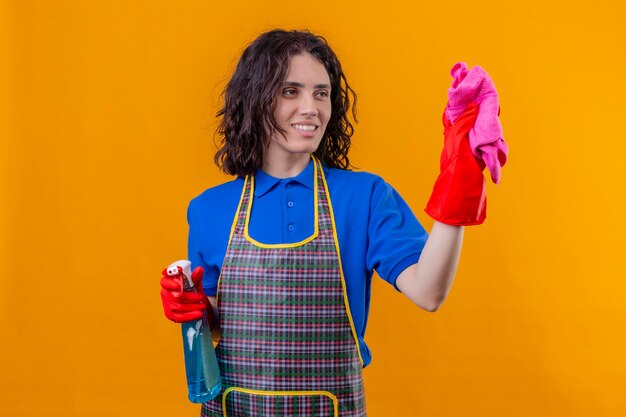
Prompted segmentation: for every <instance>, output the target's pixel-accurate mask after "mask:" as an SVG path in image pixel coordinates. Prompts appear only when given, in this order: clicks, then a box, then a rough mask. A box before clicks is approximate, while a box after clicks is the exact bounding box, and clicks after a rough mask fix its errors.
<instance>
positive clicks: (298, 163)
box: [262, 153, 311, 178]
mask: <svg viewBox="0 0 626 417" xmlns="http://www.w3.org/2000/svg"><path fill="white" fill-rule="evenodd" d="M310 160H311V154H309V153H301V154H290V155H287V156H283V157H282V158H270V157H269V155H266V158H263V168H262V169H263V172H265V173H266V174H268V175H271V176H272V177H274V178H291V177H295V176H297V175H298V174H300V173H301V172H302V171H304V169H305V168H306V167H307V165H308V164H309V161H310Z"/></svg>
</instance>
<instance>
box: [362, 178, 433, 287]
mask: <svg viewBox="0 0 626 417" xmlns="http://www.w3.org/2000/svg"><path fill="white" fill-rule="evenodd" d="M368 238H369V244H368V248H367V264H368V269H370V270H372V269H373V270H375V271H376V272H377V273H378V275H379V276H380V277H381V278H383V279H384V280H385V281H387V282H389V283H390V284H392V285H393V286H394V288H396V290H398V287H397V286H396V279H397V278H398V275H400V273H401V272H402V271H404V270H405V269H406V268H407V267H409V266H411V265H413V264H415V263H417V262H418V261H419V258H420V255H421V253H422V250H423V249H424V245H425V244H426V240H427V239H428V233H427V232H426V230H425V229H424V227H422V225H421V224H420V223H419V221H418V220H417V218H416V217H415V215H414V214H413V212H412V211H411V209H410V207H409V206H408V205H407V204H406V202H405V201H404V200H403V199H402V197H401V196H400V194H399V193H398V192H397V191H396V190H395V189H393V187H391V186H390V185H389V184H387V183H386V182H384V181H383V180H382V179H381V180H380V182H378V183H377V184H376V187H375V191H374V193H373V201H372V204H371V206H370V221H369V225H368ZM398 291H399V290H398Z"/></svg>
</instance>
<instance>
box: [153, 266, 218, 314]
mask: <svg viewBox="0 0 626 417" xmlns="http://www.w3.org/2000/svg"><path fill="white" fill-rule="evenodd" d="M161 274H162V277H161V301H162V302H163V310H164V312H165V317H167V318H168V319H170V320H172V321H173V322H175V323H185V322H188V321H194V320H198V319H201V318H202V315H203V314H204V312H205V311H208V313H209V314H210V318H211V317H212V315H213V309H212V308H207V307H209V301H208V300H207V297H206V295H205V294H204V289H203V288H202V276H203V275H204V269H202V267H200V266H199V267H197V268H196V269H194V271H193V273H192V274H191V280H192V281H193V283H194V287H195V288H196V291H182V285H181V280H182V279H183V278H182V272H181V273H180V274H181V275H176V276H173V277H172V276H168V275H167V273H166V270H165V269H164V270H163V272H162V273H161Z"/></svg>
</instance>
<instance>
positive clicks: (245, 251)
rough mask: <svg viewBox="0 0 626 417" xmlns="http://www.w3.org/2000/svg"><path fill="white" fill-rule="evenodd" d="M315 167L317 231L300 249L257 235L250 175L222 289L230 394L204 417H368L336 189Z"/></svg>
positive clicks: (224, 369)
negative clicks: (251, 227)
mask: <svg viewBox="0 0 626 417" xmlns="http://www.w3.org/2000/svg"><path fill="white" fill-rule="evenodd" d="M314 166H315V169H314V171H315V187H314V188H315V193H316V194H315V220H316V223H315V232H314V234H313V236H311V237H309V238H307V239H305V240H304V241H302V242H298V243H293V244H276V245H272V244H263V243H259V242H256V241H255V240H254V239H252V238H251V237H250V236H249V234H248V224H249V220H250V211H251V206H252V204H251V199H252V198H253V195H254V177H250V176H248V177H246V180H245V183H244V187H243V191H242V196H241V200H240V202H239V208H238V209H237V214H236V215H235V220H234V222H233V228H232V230H231V236H230V240H229V243H228V249H227V250H226V256H225V258H224V263H223V265H222V271H221V276H220V279H219V284H218V302H217V304H218V309H219V312H220V325H221V332H222V335H221V339H220V341H219V343H218V345H217V347H216V353H217V358H218V361H219V364H220V371H221V375H222V383H223V385H224V389H223V391H222V393H221V394H220V395H218V396H217V397H216V398H215V399H213V400H211V401H209V402H206V403H204V404H203V405H202V414H201V415H202V417H208V416H210V417H224V416H226V417H243V416H254V417H257V416H262V417H264V416H280V417H283V416H298V417H300V416H316V417H317V416H319V417H336V416H341V417H356V416H359V417H361V416H365V415H366V413H365V393H364V390H363V378H362V369H363V366H362V364H363V362H362V359H361V354H360V351H359V345H358V339H357V336H356V332H355V329H354V324H353V322H352V316H351V315H350V311H349V308H348V298H347V294H346V288H345V281H344V277H343V271H342V268H341V261H340V256H339V245H338V241H337V234H336V229H335V224H334V218H333V213H332V206H331V202H330V196H329V193H328V186H327V185H326V180H325V178H324V173H323V171H322V167H321V164H320V163H319V161H318V160H317V159H315V158H314Z"/></svg>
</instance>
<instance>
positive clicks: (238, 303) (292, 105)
mask: <svg viewBox="0 0 626 417" xmlns="http://www.w3.org/2000/svg"><path fill="white" fill-rule="evenodd" d="M355 102H356V95H355V93H354V91H353V90H352V89H351V88H350V86H349V85H348V83H347V80H346V77H345V75H344V73H343V71H342V68H341V65H340V63H339V60H338V59H337V57H336V56H335V54H334V53H333V51H332V50H331V49H330V47H329V46H328V45H327V43H326V41H325V40H324V39H323V38H322V37H319V36H316V35H314V34H311V33H309V32H307V31H283V30H273V31H270V32H267V33H264V34H262V35H261V36H259V37H258V38H257V39H256V40H255V41H254V42H253V43H252V44H250V45H249V46H248V47H247V49H246V50H245V51H244V52H243V55H242V56H241V59H240V61H239V63H238V65H237V68H236V69H235V72H234V74H233V76H232V78H231V79H230V82H229V83H228V85H227V87H226V89H225V92H224V107H223V108H222V109H221V110H220V111H219V113H218V117H220V118H221V124H220V127H219V133H220V134H221V136H222V137H223V142H222V147H221V149H220V150H219V151H218V152H217V155H216V157H215V161H216V163H217V164H218V166H220V167H221V169H222V170H224V171H225V172H226V173H228V174H232V175H235V176H236V178H235V179H234V180H232V181H230V182H227V183H225V184H222V185H219V186H216V187H213V188H210V189H208V190H206V191H204V192H203V193H202V194H200V195H199V196H197V197H196V198H194V199H193V200H192V201H191V203H190V205H189V208H188V213H187V217H188V222H189V258H190V260H191V262H192V267H193V268H195V269H194V273H193V278H194V280H195V281H196V282H200V280H202V283H203V285H202V286H201V287H203V289H204V292H205V294H206V296H205V295H204V294H189V295H188V296H186V297H182V298H181V297H178V298H177V297H174V296H172V294H171V291H176V290H177V289H178V287H174V288H173V287H172V286H171V285H170V284H169V283H168V282H169V281H170V280H166V279H163V280H162V291H161V294H162V299H163V304H164V309H165V313H166V316H167V317H168V318H169V319H170V320H173V321H175V322H184V321H189V320H195V319H198V318H199V317H200V316H201V314H202V312H203V311H204V310H205V309H206V308H208V307H211V308H209V311H210V312H212V314H213V327H214V328H215V327H219V328H220V330H221V338H220V340H219V343H218V345H217V348H216V352H217V356H218V360H219V363H220V370H221V372H222V380H223V383H224V385H225V391H223V392H222V394H221V395H219V396H218V397H217V398H216V399H215V400H212V401H209V402H207V403H205V404H203V406H202V415H203V416H223V415H228V416H274V415H278V416H305V415H311V416H337V415H338V416H342V417H344V416H346V417H347V416H364V415H365V414H366V411H365V394H364V391H363V382H362V368H363V367H364V366H366V365H368V364H369V363H370V360H371V354H370V351H369V349H368V347H367V345H366V344H365V342H364V339H363V336H364V333H365V327H366V324H367V315H368V310H369V300H370V288H371V278H372V274H373V271H376V272H377V273H378V275H380V276H381V277H382V278H383V279H385V280H386V281H388V282H389V283H390V284H392V285H394V286H395V288H396V289H398V290H399V291H401V292H402V293H403V294H405V295H406V296H407V297H409V298H410V299H411V300H412V301H413V302H414V303H415V304H417V305H418V306H420V307H421V308H423V309H425V310H427V311H431V312H432V311H435V310H437V308H438V307H439V306H440V305H441V303H442V302H443V300H444V299H445V298H446V295H447V293H448V291H449V289H450V286H451V285H452V281H453V279H454V275H455V272H456V269H457V264H458V260H459V256H460V251H461V244H462V239H463V225H469V224H478V223H480V222H482V219H484V194H483V195H482V197H481V198H479V199H475V198H474V200H475V201H473V200H471V198H470V200H471V201H470V202H469V203H468V199H467V198H466V197H467V196H466V195H465V193H468V192H470V193H472V192H473V193H475V190H468V189H467V187H465V186H464V185H463V181H464V180H463V178H467V180H469V181H471V180H472V176H474V178H477V175H478V176H480V178H482V172H481V171H482V167H480V166H479V163H478V162H476V161H474V163H475V168H470V170H469V171H472V172H458V170H457V171H453V172H452V173H451V172H447V173H445V172H444V173H442V175H440V178H439V179H438V181H437V184H436V185H435V189H434V191H433V195H432V197H431V200H430V202H429V205H428V209H427V212H428V213H429V214H431V215H432V216H433V217H435V223H434V226H433V228H432V231H431V233H430V236H429V235H428V234H427V233H426V231H425V230H424V228H423V227H422V226H421V225H420V223H419V222H418V220H417V219H416V217H415V216H414V215H413V213H412V212H411V210H410V208H409V207H408V206H407V204H406V203H405V202H404V201H403V200H402V198H401V197H400V195H399V194H398V193H397V192H396V191H395V190H394V189H393V188H392V187H391V186H390V185H388V184H387V183H385V181H383V180H382V179H381V178H380V177H378V176H376V175H373V174H369V173H366V172H354V171H350V170H349V168H350V162H349V159H348V150H349V148H350V138H351V136H352V133H353V127H352V125H351V123H350V121H349V119H348V112H349V111H350V108H351V107H352V111H353V115H354V116H355V120H356V113H355V110H354V105H353V103H355ZM351 105H352V106H351ZM475 117H476V111H475V107H472V108H469V109H468V110H467V111H466V112H464V113H463V114H462V115H461V116H460V117H459V118H458V121H457V122H456V123H455V124H454V126H448V128H447V129H446V144H447V145H446V146H456V147H457V148H458V146H459V143H461V144H462V143H463V142H462V141H463V140H465V141H467V137H466V136H467V133H468V131H469V129H470V128H471V125H472V123H473V121H474V119H475ZM448 158H449V157H447V156H445V155H442V161H441V162H442V170H443V171H445V170H446V166H447V165H449V161H448ZM472 159H473V158H472ZM459 202H460V203H459ZM459 216H460V217H459ZM446 219H450V220H451V221H447V223H451V224H445V223H446ZM459 219H461V221H459ZM207 297H208V301H207ZM223 404H224V405H225V408H226V409H225V410H224V409H223Z"/></svg>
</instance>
